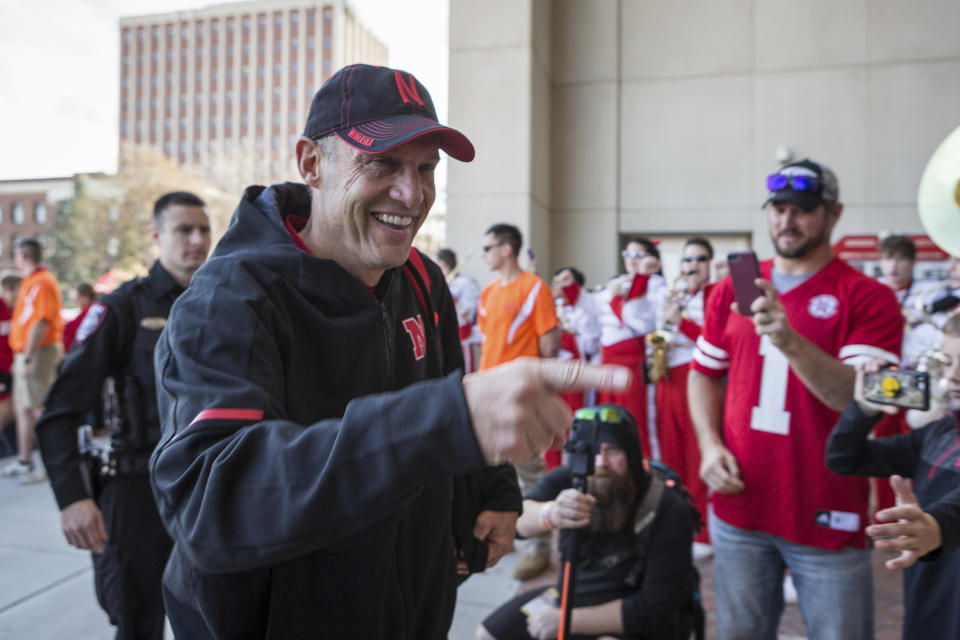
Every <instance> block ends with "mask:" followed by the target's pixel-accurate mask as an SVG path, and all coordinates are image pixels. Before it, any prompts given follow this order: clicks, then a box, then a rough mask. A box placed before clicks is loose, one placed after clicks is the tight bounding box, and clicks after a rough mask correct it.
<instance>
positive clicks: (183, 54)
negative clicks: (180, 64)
mask: <svg viewBox="0 0 960 640" xmlns="http://www.w3.org/2000/svg"><path fill="white" fill-rule="evenodd" d="M180 59H181V60H183V61H184V62H186V61H187V50H186V49H181V50H180Z"/></svg>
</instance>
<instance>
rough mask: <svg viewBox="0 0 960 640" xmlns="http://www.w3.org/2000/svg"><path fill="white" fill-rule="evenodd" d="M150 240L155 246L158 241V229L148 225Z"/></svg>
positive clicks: (155, 226)
mask: <svg viewBox="0 0 960 640" xmlns="http://www.w3.org/2000/svg"><path fill="white" fill-rule="evenodd" d="M150 239H151V240H153V243H154V244H157V243H158V242H159V240H160V229H158V228H157V225H155V224H151V225H150Z"/></svg>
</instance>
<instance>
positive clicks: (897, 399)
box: [863, 367, 930, 411]
mask: <svg viewBox="0 0 960 640" xmlns="http://www.w3.org/2000/svg"><path fill="white" fill-rule="evenodd" d="M863 398H864V400H869V401H870V402H874V403H876V404H889V405H893V406H896V407H902V408H904V409H919V410H920V411H926V410H927V409H929V408H930V375H929V374H928V373H927V372H926V371H913V370H911V369H898V368H896V367H887V368H884V369H880V370H879V371H867V372H865V373H864V374H863Z"/></svg>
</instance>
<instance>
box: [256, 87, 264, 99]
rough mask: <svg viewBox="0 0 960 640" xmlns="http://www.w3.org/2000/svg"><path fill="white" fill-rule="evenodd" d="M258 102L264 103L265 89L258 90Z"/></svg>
mask: <svg viewBox="0 0 960 640" xmlns="http://www.w3.org/2000/svg"><path fill="white" fill-rule="evenodd" d="M257 102H263V87H260V88H259V89H257Z"/></svg>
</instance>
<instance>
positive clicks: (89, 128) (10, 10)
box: [0, 0, 449, 180]
mask: <svg viewBox="0 0 960 640" xmlns="http://www.w3.org/2000/svg"><path fill="white" fill-rule="evenodd" d="M211 4H218V3H216V2H205V1H200V0H122V1H121V0H0V180H11V179H19V178H46V177H63V176H70V175H73V174H75V173H82V172H94V171H103V172H107V173H112V172H113V171H115V170H116V167H117V145H118V141H117V138H118V128H119V126H118V122H117V118H118V112H119V106H118V102H119V76H118V73H119V68H120V54H119V52H120V32H119V26H118V21H119V19H120V18H121V17H126V16H135V15H143V14H150V13H164V12H168V11H178V10H186V9H198V8H201V7H205V6H209V5H211ZM348 4H349V5H350V6H352V7H353V8H354V9H355V11H356V13H357V15H358V16H359V17H360V19H361V21H362V22H364V23H365V24H366V25H367V28H369V29H370V30H371V31H372V32H373V34H374V35H375V36H376V37H377V38H378V39H380V41H381V42H383V43H384V44H386V45H387V48H388V50H389V61H388V64H389V65H390V66H392V67H397V68H401V69H405V70H407V71H410V72H412V73H413V74H414V75H416V76H417V78H418V79H419V80H420V81H421V82H422V83H423V84H424V85H425V86H426V87H427V89H428V90H429V91H430V93H431V95H432V97H433V100H434V104H435V105H436V107H437V111H438V115H439V117H440V121H441V122H445V121H446V113H447V68H448V63H447V32H448V18H447V17H448V11H449V9H448V2H447V0H402V1H399V0H350V1H348Z"/></svg>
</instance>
